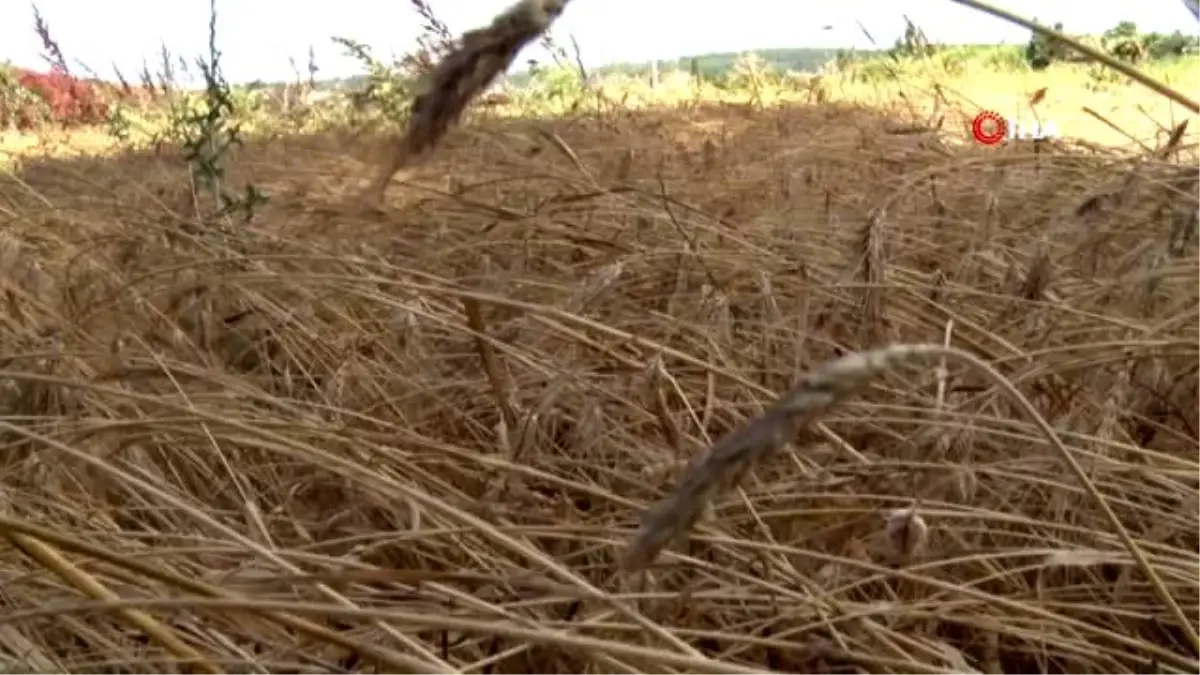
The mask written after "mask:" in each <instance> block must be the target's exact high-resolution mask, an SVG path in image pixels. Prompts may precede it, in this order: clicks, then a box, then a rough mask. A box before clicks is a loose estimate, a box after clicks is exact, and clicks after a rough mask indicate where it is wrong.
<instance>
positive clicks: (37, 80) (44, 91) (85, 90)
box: [16, 69, 108, 126]
mask: <svg viewBox="0 0 1200 675" xmlns="http://www.w3.org/2000/svg"><path fill="white" fill-rule="evenodd" d="M16 79H17V84H18V85H19V87H20V88H21V89H24V90H25V91H27V92H30V93H32V94H34V95H35V96H37V97H39V98H40V99H41V101H42V103H43V104H44V106H45V108H44V110H45V114H46V115H47V116H48V121H50V122H53V123H55V124H60V125H63V126H82V125H89V124H99V123H101V122H103V121H105V120H106V119H107V118H108V106H107V105H106V104H105V103H104V101H103V100H102V98H101V96H100V95H99V88H98V87H97V86H96V84H95V83H92V82H89V81H87V80H82V79H79V78H76V77H72V76H71V75H69V74H67V73H64V72H62V71H60V70H57V69H55V70H51V71H50V72H49V73H36V72H33V71H30V70H17V78H16ZM24 122H25V123H26V124H27V123H28V122H29V120H24ZM20 124H21V123H20V122H18V125H20Z"/></svg>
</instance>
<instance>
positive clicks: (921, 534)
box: [885, 506, 929, 558]
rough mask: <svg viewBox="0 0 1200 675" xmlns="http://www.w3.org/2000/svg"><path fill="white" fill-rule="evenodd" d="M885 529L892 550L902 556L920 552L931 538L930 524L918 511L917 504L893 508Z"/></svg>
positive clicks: (906, 556)
mask: <svg viewBox="0 0 1200 675" xmlns="http://www.w3.org/2000/svg"><path fill="white" fill-rule="evenodd" d="M885 531H886V532H887V538H888V543H889V544H891V547H892V552H893V553H894V554H896V555H898V556H900V557H902V558H909V557H912V556H913V555H916V554H917V553H920V552H921V550H922V549H923V548H924V547H925V542H926V540H927V539H928V538H929V526H928V525H926V524H925V519H924V518H922V517H921V515H920V514H919V513H917V507H916V506H910V507H908V508H906V509H893V510H892V511H891V512H890V513H889V514H888V516H887V526H886V530H885Z"/></svg>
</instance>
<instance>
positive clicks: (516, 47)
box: [367, 0, 568, 203]
mask: <svg viewBox="0 0 1200 675" xmlns="http://www.w3.org/2000/svg"><path fill="white" fill-rule="evenodd" d="M567 1H568V0H521V1H520V2H518V3H517V4H515V5H513V6H512V7H509V8H508V9H507V10H505V11H504V13H502V14H500V15H499V16H497V17H496V18H495V19H493V20H492V25H490V26H488V27H487V28H479V29H476V30H472V31H468V32H467V33H465V34H463V36H462V40H461V41H460V44H459V45H458V47H457V48H456V49H454V50H453V51H451V52H450V53H449V54H447V55H446V56H445V57H444V58H443V59H442V60H441V61H439V62H438V64H437V66H435V67H434V69H433V71H432V72H430V73H429V75H428V77H427V78H426V80H425V83H424V86H423V89H422V91H421V93H419V94H418V95H417V96H416V98H415V99H413V103H412V109H411V117H409V120H408V128H407V129H406V130H405V133H404V136H403V137H402V138H401V139H400V141H399V142H398V143H397V144H396V145H395V146H393V147H392V148H391V154H390V155H389V157H388V159H387V161H386V162H385V163H384V166H383V167H382V171H381V172H380V174H379V176H378V177H377V178H376V180H375V181H374V182H373V183H372V184H371V186H370V188H368V194H367V196H368V198H371V199H373V200H374V201H375V202H376V203H379V202H382V200H383V196H384V193H385V192H386V191H387V186H388V183H390V182H391V180H392V177H393V176H395V175H396V172H398V171H400V170H401V169H403V168H405V167H406V166H408V165H409V164H411V163H412V162H413V161H415V160H417V159H419V158H421V157H422V156H424V155H425V154H426V153H428V152H429V151H430V150H432V149H433V148H435V147H436V146H437V144H438V143H439V142H440V141H441V139H442V137H443V136H445V135H446V132H447V131H448V130H449V129H450V125H452V124H454V123H455V122H456V121H458V119H459V118H460V117H461V116H462V113H463V111H464V110H466V108H467V105H468V104H469V103H470V102H471V100H472V99H474V98H476V97H477V96H479V94H481V93H482V92H483V90H484V89H487V87H488V85H489V84H491V82H492V81H493V80H495V79H496V76H497V75H499V74H500V73H503V72H504V71H506V70H508V67H509V66H511V65H512V62H513V59H515V58H516V57H517V54H518V53H519V52H520V51H521V50H522V49H524V48H525V46H526V45H528V44H529V43H531V42H533V41H534V40H536V39H537V38H538V37H539V36H540V35H541V34H542V33H543V32H544V31H545V30H546V29H547V28H549V27H550V24H552V23H553V22H554V20H555V19H556V18H558V16H559V15H560V14H562V11H563V8H564V7H565V6H566V4H567Z"/></svg>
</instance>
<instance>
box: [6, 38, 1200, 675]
mask: <svg viewBox="0 0 1200 675" xmlns="http://www.w3.org/2000/svg"><path fill="white" fill-rule="evenodd" d="M944 65H945V64H942V66H938V65H936V64H934V63H933V62H932V61H930V60H925V61H919V62H913V63H909V64H907V65H905V64H901V65H898V66H896V68H899V69H900V71H899V72H895V73H892V74H891V75H889V76H888V77H886V78H883V79H880V78H878V77H876V76H874V75H871V76H868V75H865V74H864V68H866V66H864V67H856V68H850V69H847V70H845V71H843V72H841V73H833V74H827V75H825V76H823V78H822V79H821V80H820V81H819V82H816V83H814V82H812V81H811V80H804V81H803V82H802V83H800V84H796V83H794V82H793V83H791V84H788V83H786V82H783V81H782V80H779V79H775V80H771V81H770V82H769V83H766V84H764V82H766V80H763V79H762V78H756V77H749V78H748V79H746V80H744V81H743V82H742V84H741V85H739V86H738V87H725V88H722V89H720V91H717V90H713V91H707V90H704V88H703V87H699V86H696V87H692V88H689V86H690V85H689V84H688V83H687V82H688V78H687V76H686V75H683V74H674V73H670V74H666V75H665V76H664V81H663V82H662V83H660V84H659V86H657V87H655V88H653V89H651V88H649V87H648V86H646V85H645V83H644V82H642V81H635V80H633V79H629V78H627V79H626V80H622V81H621V82H619V83H617V84H614V83H613V82H609V83H607V84H605V85H604V86H605V88H604V89H603V91H601V92H599V93H597V92H592V93H591V94H590V95H589V96H590V97H585V98H584V99H582V100H583V103H582V104H580V103H579V100H576V105H574V106H572V105H569V103H570V102H569V101H568V104H564V103H563V101H562V100H561V99H553V100H552V99H550V98H545V97H543V98H539V99H537V101H536V105H535V104H534V102H532V101H534V99H533V95H532V94H531V95H529V97H527V98H521V97H516V98H515V99H514V100H513V101H510V102H509V103H507V104H505V105H502V106H498V107H492V108H487V109H476V110H474V111H473V112H472V113H471V114H470V115H468V119H467V120H466V122H465V123H464V124H462V125H460V126H456V127H454V128H453V129H451V130H450V132H449V134H448V136H447V137H446V139H445V141H444V143H442V144H441V145H440V146H439V147H438V148H436V151H435V152H433V153H432V154H430V156H429V157H428V158H426V160H425V161H424V162H422V163H420V164H419V165H416V166H413V167H412V168H410V169H408V170H406V171H405V172H403V173H402V174H401V175H398V176H397V177H396V179H395V180H394V181H393V182H392V184H391V185H390V187H389V189H388V191H387V194H386V198H385V200H384V202H382V203H381V204H376V205H373V206H372V205H368V204H365V203H364V201H363V199H362V198H361V194H362V190H363V187H364V185H366V184H367V182H368V181H369V180H370V179H371V177H372V176H374V175H375V174H376V173H377V172H378V168H377V167H378V165H379V163H380V162H381V161H382V159H381V158H382V157H383V156H384V155H386V154H387V149H388V147H390V145H391V144H394V143H395V142H396V141H395V139H394V138H392V137H391V136H390V135H389V134H388V132H387V130H386V129H381V128H379V127H370V128H368V127H366V126H360V125H352V124H348V123H345V124H343V123H341V122H339V123H336V124H334V123H325V124H307V126H306V125H301V124H294V123H293V122H292V121H288V122H286V123H285V121H280V122H279V123H278V127H277V128H276V129H274V130H271V129H269V128H268V127H269V126H270V125H269V124H268V123H267V122H264V121H262V120H259V122H258V123H259V126H260V127H261V128H262V133H256V134H251V135H249V136H248V137H247V140H245V142H244V143H243V144H242V145H240V146H237V147H231V148H229V149H228V151H226V152H224V153H223V154H221V156H220V157H219V159H220V167H219V170H218V169H217V168H214V167H213V166H209V165H207V164H204V163H203V162H200V160H197V159H196V155H197V153H193V154H192V156H190V158H189V157H186V156H185V154H186V153H185V152H181V150H180V148H179V147H175V146H172V145H171V144H170V143H164V142H162V141H161V139H159V142H157V143H156V142H139V143H135V142H132V141H128V139H127V138H115V137H114V134H113V133H112V131H111V129H110V128H106V127H104V125H86V126H75V127H73V128H70V129H66V130H63V129H60V128H51V127H40V128H35V129H25V130H22V131H9V132H5V133H4V137H3V140H2V142H0V165H2V166H3V167H5V168H4V170H3V172H0V223H2V226H0V307H2V308H3V309H2V310H0V363H2V364H3V372H2V373H0V375H2V377H0V443H2V444H3V449H4V452H3V454H0V537H2V539H0V606H2V607H3V609H2V610H0V669H2V670H4V672H113V673H116V672H244V673H253V672H471V673H520V672H524V673H529V672H547V673H548V672H630V673H632V672H662V673H667V672H733V673H750V672H770V671H778V672H791V673H809V672H812V673H816V672H821V673H830V672H887V673H905V672H920V673H929V672H934V673H939V672H947V673H963V672H987V673H1016V672H1030V673H1067V672H1086V673H1100V672H1105V673H1107V672H1171V673H1184V672H1190V673H1194V672H1197V669H1198V668H1200V662H1198V660H1197V644H1196V625H1197V622H1198V621H1200V590H1198V589H1200V572H1198V571H1197V570H1198V567H1200V555H1198V553H1197V551H1198V549H1200V536H1198V534H1197V533H1198V530H1200V513H1198V510H1200V498H1198V495H1200V479H1198V475H1200V473H1198V472H1200V458H1198V455H1197V447H1198V443H1200V420H1198V419H1197V417H1198V414H1197V413H1198V406H1200V398H1198V375H1197V372H1198V368H1200V347H1198V343H1197V336H1198V331H1200V289H1198V283H1197V277H1198V274H1197V265H1198V263H1200V261H1198V255H1200V254H1198V247H1197V236H1196V227H1197V205H1198V197H1197V181H1198V173H1197V142H1196V139H1197V136H1196V130H1197V123H1200V120H1197V119H1196V117H1197V115H1196V114H1195V113H1193V112H1192V111H1190V110H1187V109H1186V108H1185V107H1183V106H1180V105H1178V104H1177V103H1173V102H1171V101H1169V100H1167V99H1166V98H1165V97H1163V96H1161V95H1159V94H1156V93H1153V92H1150V91H1149V90H1147V89H1145V88H1143V87H1141V86H1140V85H1138V84H1136V83H1131V82H1128V81H1127V80H1125V79H1122V78H1107V79H1105V78H1106V77H1107V76H1103V77H1102V75H1103V73H1100V71H1099V69H1100V68H1101V67H1100V66H1093V65H1078V64H1063V65H1061V66H1060V65H1057V64H1056V65H1055V66H1052V67H1051V68H1050V69H1048V70H1045V71H1037V72H1033V71H1028V70H1025V71H1023V72H1021V71H1009V72H1001V71H999V70H997V71H995V72H990V73H988V72H983V71H981V70H978V68H981V67H982V66H979V65H978V64H975V63H971V64H967V65H966V66H962V67H961V68H957V67H956V68H945V67H943V66H944ZM1143 69H1144V70H1145V71H1146V72H1148V73H1150V74H1152V75H1154V76H1155V77H1156V78H1157V79H1159V80H1160V81H1167V82H1169V83H1170V86H1172V87H1173V88H1176V90H1177V91H1178V92H1180V93H1181V94H1182V95H1184V96H1185V97H1187V98H1190V99H1192V100H1195V99H1196V98H1197V96H1198V94H1200V92H1198V91H1197V89H1198V88H1200V84H1198V81H1200V77H1198V76H1197V65H1196V60H1195V59H1194V58H1193V59H1190V60H1184V61H1179V62H1171V63H1166V64H1159V63H1149V64H1146V65H1145V66H1144V67H1143ZM1043 88H1044V89H1045V91H1044V93H1043V94H1042V96H1043V100H1042V101H1039V102H1037V103H1036V104H1034V105H1033V106H1031V105H1030V104H1029V103H1028V100H1029V97H1030V96H1031V95H1033V93H1034V92H1036V91H1037V90H1039V89H1043ZM1035 106H1036V112H1037V114H1039V115H1042V116H1043V118H1044V119H1053V120H1055V121H1056V122H1058V126H1059V129H1060V131H1061V132H1062V133H1063V136H1064V137H1063V138H1059V139H1052V140H1048V141H1045V142H1037V143H1033V142H1021V141H1017V142H1012V143H1006V144H1003V145H1001V146H998V147H985V146H982V145H979V144H977V143H974V142H971V141H970V140H969V138H968V132H967V127H968V126H969V123H970V120H971V118H972V116H973V115H975V114H976V113H977V112H978V111H979V110H980V109H986V108H991V109H995V110H997V111H998V112H1000V113H1001V114H1005V115H1007V114H1010V111H1013V110H1017V109H1020V110H1021V111H1022V113H1021V114H1023V115H1028V114H1030V110H1031V109H1034V108H1035ZM1084 108H1086V109H1087V110H1084ZM264 119H265V118H264ZM1185 122H1186V124H1185ZM110 126H111V125H110ZM1073 129H1074V131H1073ZM219 131H220V130H219V129H218V130H217V132H219ZM209 132H210V134H211V133H217V132H213V131H212V127H211V125H210V127H209ZM206 138H210V139H211V136H209V137H206ZM143 140H144V139H143ZM211 159H212V158H211V157H210V158H209V160H205V161H209V162H210V163H211ZM198 162H199V163H198ZM198 167H199V168H198ZM260 197H265V199H261V198H260ZM889 345H890V346H893V347H892V348H891V349H890V351H887V350H885V351H884V352H874V354H875V356H874V357H872V358H871V359H867V360H865V361H864V360H856V359H855V358H854V357H853V354H855V353H856V352H861V351H863V350H869V349H880V348H887V347H888V346H889ZM895 345H924V347H921V348H912V349H909V350H907V351H905V350H903V349H901V348H898V347H894V346H895ZM881 354H882V355H881ZM885 357H886V358H885ZM839 358H842V359H844V360H843V361H840V362H837V365H836V366H834V370H833V371H828V370H822V369H825V368H827V367H828V364H829V362H831V361H834V360H836V359H839ZM883 360H886V361H887V363H886V364H882V363H880V362H881V361H883ZM868 366H869V367H870V368H869V369H870V370H872V372H871V373H869V374H870V375H872V377H870V378H867V377H865V376H864V373H861V372H858V371H861V370H862V369H863V368H865V367H868ZM851 371H855V372H854V373H851ZM876 371H877V372H876ZM831 373H832V374H831ZM845 377H850V379H851V380H853V381H852V382H849V381H847V382H849V383H847V382H842V381H839V380H838V378H845ZM797 382H800V383H801V385H799V386H798V387H797V389H796V390H793V391H792V392H791V393H790V394H789V395H786V396H784V398H783V399H782V400H783V403H782V404H781V405H776V404H775V402H776V401H777V400H780V396H781V394H782V393H783V392H785V391H788V390H789V389H791V388H792V387H793V386H794V385H796V383H797ZM830 382H833V384H831V383H830ZM805 387H807V389H805ZM834 402H836V403H837V405H830V404H831V403H834ZM805 406H808V407H805ZM814 406H815V410H810V408H812V407H814ZM785 418H787V419H785ZM755 419H758V420H759V422H758V423H756V424H758V426H755V425H751V426H750V427H747V426H746V425H747V423H748V422H750V421H752V420H755ZM764 420H765V422H764ZM770 425H773V426H770ZM747 428H749V429H756V430H757V431H756V432H755V433H764V434H765V436H766V437H767V438H765V440H762V445H763V447H764V448H768V449H770V450H771V451H770V452H768V451H766V450H763V451H761V452H760V453H759V454H760V455H761V457H757V459H758V461H757V463H756V464H755V465H754V466H753V467H750V468H749V469H747V470H745V471H744V475H741V476H740V477H739V478H740V480H739V481H730V482H729V483H728V484H726V485H725V486H724V487H725V488H726V489H722V490H719V491H714V492H713V494H711V495H710V496H711V501H710V503H708V504H707V505H706V506H704V507H703V508H700V507H697V508H696V513H693V514H691V515H692V516H693V517H694V519H695V521H696V522H694V523H693V522H692V520H690V519H689V520H688V521H687V522H686V523H684V525H686V526H691V525H693V524H694V528H693V529H692V530H691V531H690V535H689V536H681V537H677V538H674V539H673V540H672V541H669V542H664V544H665V546H664V547H663V550H662V551H661V553H659V554H658V555H654V553H657V550H655V551H652V552H649V553H647V552H646V550H645V546H646V537H647V536H648V535H647V532H648V531H651V530H653V526H654V523H656V522H659V523H660V524H661V522H662V521H663V519H664V518H667V517H668V515H669V514H670V513H671V509H672V508H676V509H678V507H679V504H680V503H681V500H682V499H683V497H681V496H680V495H682V494H684V492H686V490H687V488H688V485H692V486H693V487H695V482H696V480H698V479H697V478H696V476H697V475H698V473H697V472H698V471H703V470H711V471H717V470H719V469H721V468H722V466H723V465H722V464H721V462H722V461H724V460H725V459H726V458H727V457H728V453H730V452H734V451H738V448H742V447H744V446H746V444H747V443H749V442H750V441H748V440H747V435H746V434H747V433H748V432H746V431H745V430H746V429H747ZM764 429H766V431H765V432H764V431H763V430H764ZM739 430H742V431H739ZM731 434H732V436H730V435H731ZM738 434H740V435H738ZM723 438H724V440H721V439H723ZM756 442H757V441H756ZM714 444H716V445H715V449H713V450H712V451H711V452H710V448H714ZM739 444H741V445H739ZM730 448H733V450H730ZM723 453H725V454H723ZM705 457H707V458H708V461H707V462H705V461H704V458H705ZM696 458H699V459H696ZM705 467H707V469H706V468H705ZM734 483H736V484H734ZM677 488H678V490H677ZM673 494H674V495H676V496H674V497H672V495H673ZM656 504H657V505H658V506H655V505H656ZM656 519H657V520H656ZM639 527H640V528H642V529H641V530H639ZM639 532H640V533H641V534H639ZM639 546H640V547H642V548H641V549H639V548H638V547H639ZM634 563H636V564H634Z"/></svg>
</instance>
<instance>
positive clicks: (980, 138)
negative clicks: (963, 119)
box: [971, 110, 1008, 145]
mask: <svg viewBox="0 0 1200 675" xmlns="http://www.w3.org/2000/svg"><path fill="white" fill-rule="evenodd" d="M971 135H972V136H974V137H975V140H976V141H977V142H978V143H980V144H981V145H999V144H1000V142H1001V141H1003V140H1004V139H1005V138H1006V137H1007V136H1008V122H1005V121H1004V118H1003V117H1001V116H999V115H997V114H996V113H994V112H992V111H991V110H984V111H983V112H981V113H979V114H978V115H976V116H975V119H974V120H972V121H971Z"/></svg>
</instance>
